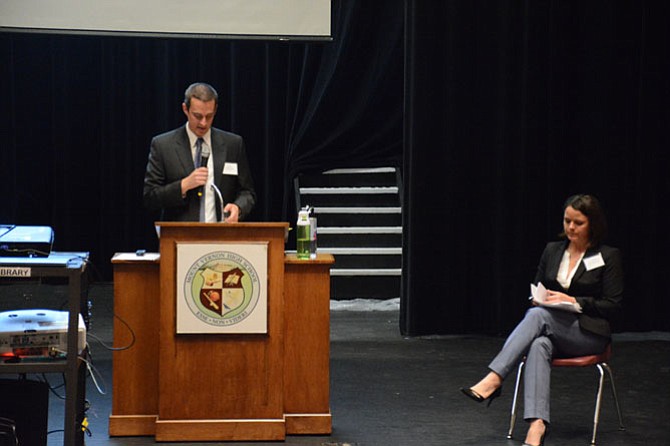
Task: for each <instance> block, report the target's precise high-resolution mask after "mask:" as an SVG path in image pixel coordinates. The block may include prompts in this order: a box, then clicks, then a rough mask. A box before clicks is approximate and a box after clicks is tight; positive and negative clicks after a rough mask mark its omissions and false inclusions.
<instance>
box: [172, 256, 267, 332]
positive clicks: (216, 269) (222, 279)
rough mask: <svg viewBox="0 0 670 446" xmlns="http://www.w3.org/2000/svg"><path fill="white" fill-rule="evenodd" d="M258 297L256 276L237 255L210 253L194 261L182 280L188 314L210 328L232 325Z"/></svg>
mask: <svg viewBox="0 0 670 446" xmlns="http://www.w3.org/2000/svg"><path fill="white" fill-rule="evenodd" d="M259 296H260V287H259V285H258V274H257V273H256V270H255V269H254V267H253V265H252V264H251V262H249V261H248V260H247V259H246V258H244V257H242V256H241V255H239V254H238V253H234V252H229V251H215V252H211V253H209V254H207V255H205V256H203V257H200V258H199V259H198V260H196V261H195V262H194V263H193V264H192V265H191V267H190V268H189V269H188V272H187V274H186V280H185V281H184V298H185V299H186V303H187V304H188V308H189V309H190V310H191V312H192V313H193V314H194V315H195V316H196V317H197V318H198V319H200V320H201V321H203V322H205V323H207V324H209V325H213V326H219V327H220V326H230V325H235V324H237V323H239V322H241V321H243V320H244V319H246V318H247V317H248V316H249V315H251V314H252V312H253V311H254V308H255V307H256V304H257V303H258V299H259Z"/></svg>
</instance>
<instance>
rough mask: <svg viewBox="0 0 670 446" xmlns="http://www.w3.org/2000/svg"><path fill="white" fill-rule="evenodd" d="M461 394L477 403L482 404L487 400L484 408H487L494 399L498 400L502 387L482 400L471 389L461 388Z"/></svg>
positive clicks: (481, 397)
mask: <svg viewBox="0 0 670 446" xmlns="http://www.w3.org/2000/svg"><path fill="white" fill-rule="evenodd" d="M461 392H463V394H464V395H465V396H467V397H469V398H472V399H473V400H475V401H477V402H478V403H482V402H484V401H486V400H488V403H486V407H489V406H490V405H491V403H492V402H493V400H494V399H496V398H498V397H499V396H500V394H501V393H502V387H498V388H497V389H496V390H495V391H494V392H493V393H492V394H491V395H489V396H488V397H487V398H484V397H483V396H481V395H480V394H478V393H477V392H475V391H474V390H472V389H471V388H465V387H461Z"/></svg>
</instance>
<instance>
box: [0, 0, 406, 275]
mask: <svg viewBox="0 0 670 446" xmlns="http://www.w3.org/2000/svg"><path fill="white" fill-rule="evenodd" d="M402 32H403V3H402V1H400V0H395V1H391V2H386V3H385V7H384V8H379V7H378V6H375V5H370V4H368V3H367V2H350V1H339V0H335V1H333V40H332V42H325V43H324V42H280V41H259V40H216V39H178V38H148V37H144V38H140V37H118V36H117V37H110V36H79V35H47V34H18V33H16V34H15V33H0V97H1V98H2V100H1V102H0V135H1V138H0V163H1V166H0V193H1V198H0V200H1V203H2V206H1V207H0V223H5V224H18V225H48V226H52V227H53V228H54V231H55V244H54V249H56V250H59V251H89V252H90V253H91V258H92V263H93V266H94V267H95V269H96V270H97V272H98V279H101V280H111V265H110V262H109V260H110V259H111V257H112V255H113V253H114V252H123V251H135V250H136V249H139V248H146V249H149V250H155V249H157V246H158V244H157V239H156V235H155V232H154V227H153V223H154V221H155V220H156V219H157V215H155V214H149V213H147V212H145V211H144V210H143V208H142V204H141V196H142V181H143V177H144V169H145V166H146V160H147V155H148V152H149V142H150V139H151V137H152V136H153V135H155V134H158V133H161V132H163V131H167V130H170V129H172V128H175V127H177V126H180V125H183V124H184V123H185V120H186V118H185V117H184V115H183V114H182V112H181V102H182V100H183V92H184V90H185V88H186V87H187V86H188V85H189V84H190V83H191V82H194V81H205V82H209V83H211V84H212V85H214V86H215V87H216V88H217V90H218V91H219V95H220V106H219V111H218V113H217V116H216V119H215V123H214V125H215V126H217V127H220V128H223V129H226V130H230V131H233V132H236V133H239V134H241V135H242V136H243V137H244V138H245V141H246V145H247V151H248V154H249V158H250V160H249V161H250V164H251V168H252V172H253V175H254V181H255V183H256V190H257V193H258V196H259V199H258V204H257V207H256V209H255V210H254V212H253V214H252V215H251V217H250V218H251V220H253V221H289V222H293V221H294V220H295V215H296V212H295V207H294V206H295V205H294V204H293V203H292V197H293V191H292V187H293V183H292V178H293V177H294V176H296V175H298V174H300V173H302V172H307V171H317V170H325V169H330V168H336V167H342V166H363V167H366V166H371V165H389V164H398V163H399V162H400V159H401V158H402V89H403V81H402V66H403V65H402V63H403V59H402V39H403V34H402Z"/></svg>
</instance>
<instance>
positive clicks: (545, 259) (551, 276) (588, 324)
mask: <svg viewBox="0 0 670 446" xmlns="http://www.w3.org/2000/svg"><path fill="white" fill-rule="evenodd" d="M567 246H568V241H559V242H550V243H548V244H547V246H546V247H545V249H544V252H543V253H542V257H541V258H540V264H539V266H538V269H537V274H536V276H535V283H536V284H537V283H538V282H542V283H543V284H544V286H545V287H546V288H547V289H548V290H553V291H561V292H563V293H565V294H567V295H569V296H572V297H574V298H575V299H576V300H577V303H579V305H581V307H582V313H581V314H580V315H579V325H580V327H582V329H583V330H587V331H590V332H592V333H596V334H599V335H601V336H607V337H609V336H610V335H611V328H610V323H609V321H610V319H611V318H612V316H613V315H614V314H615V312H616V311H617V310H619V309H620V308H621V301H622V299H623V268H622V261H621V252H620V251H619V250H618V249H616V248H612V247H610V246H605V245H600V246H598V247H594V248H589V249H588V250H587V251H586V253H585V254H584V259H587V258H589V257H591V256H595V255H598V253H600V254H602V257H603V260H604V261H605V265H603V266H601V267H599V268H594V269H592V270H591V271H587V270H586V267H585V265H584V261H583V260H582V261H581V262H579V265H578V266H577V271H576V272H575V275H574V276H573V277H572V282H571V283H570V287H569V288H568V289H567V290H566V289H565V288H563V287H562V286H561V285H560V284H559V283H558V281H557V280H556V276H557V275H558V268H559V265H560V263H561V258H562V257H563V252H564V251H565V249H566V248H567Z"/></svg>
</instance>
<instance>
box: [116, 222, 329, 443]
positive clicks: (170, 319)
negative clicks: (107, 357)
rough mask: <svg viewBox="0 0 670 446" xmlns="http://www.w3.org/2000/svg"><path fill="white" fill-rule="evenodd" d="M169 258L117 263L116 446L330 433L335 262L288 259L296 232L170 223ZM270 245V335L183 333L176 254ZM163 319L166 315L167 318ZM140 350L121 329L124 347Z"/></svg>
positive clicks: (163, 247)
mask: <svg viewBox="0 0 670 446" xmlns="http://www.w3.org/2000/svg"><path fill="white" fill-rule="evenodd" d="M159 227H160V260H159V261H158V260H142V259H130V260H121V256H115V258H114V259H112V263H113V264H114V285H115V291H114V298H115V313H116V314H117V315H118V316H119V318H120V319H123V320H124V321H126V322H127V323H128V325H129V326H130V328H131V329H132V330H133V332H134V333H135V343H134V345H133V346H132V347H131V348H129V349H127V350H122V351H115V352H114V357H113V394H112V414H111V415H110V419H109V434H110V436H135V435H153V436H155V438H156V440H157V441H265V440H283V439H285V436H286V435H287V434H328V433H330V432H331V426H332V424H331V415H330V408H329V390H328V389H329V356H330V354H329V325H330V324H329V301H330V273H329V271H330V266H331V265H332V263H333V258H332V256H330V255H319V256H318V258H317V259H316V260H308V261H304V260H300V261H299V260H297V259H296V258H295V256H286V255H285V254H284V241H285V234H286V231H287V229H288V224H287V223H237V224H202V223H160V224H159ZM191 242H192V243H266V244H267V247H268V249H267V257H268V258H267V272H268V274H267V332H266V333H262V334H257V333H253V334H177V330H176V318H177V315H176V298H177V292H176V289H177V283H176V277H177V274H176V271H177V258H176V256H177V244H179V243H191ZM157 316H158V317H157ZM131 341H132V338H131V336H130V330H129V329H128V328H127V327H125V326H124V325H123V324H122V323H121V322H119V321H117V320H115V323H114V345H115V347H120V346H124V345H128V344H129V343H130V342H131Z"/></svg>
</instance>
